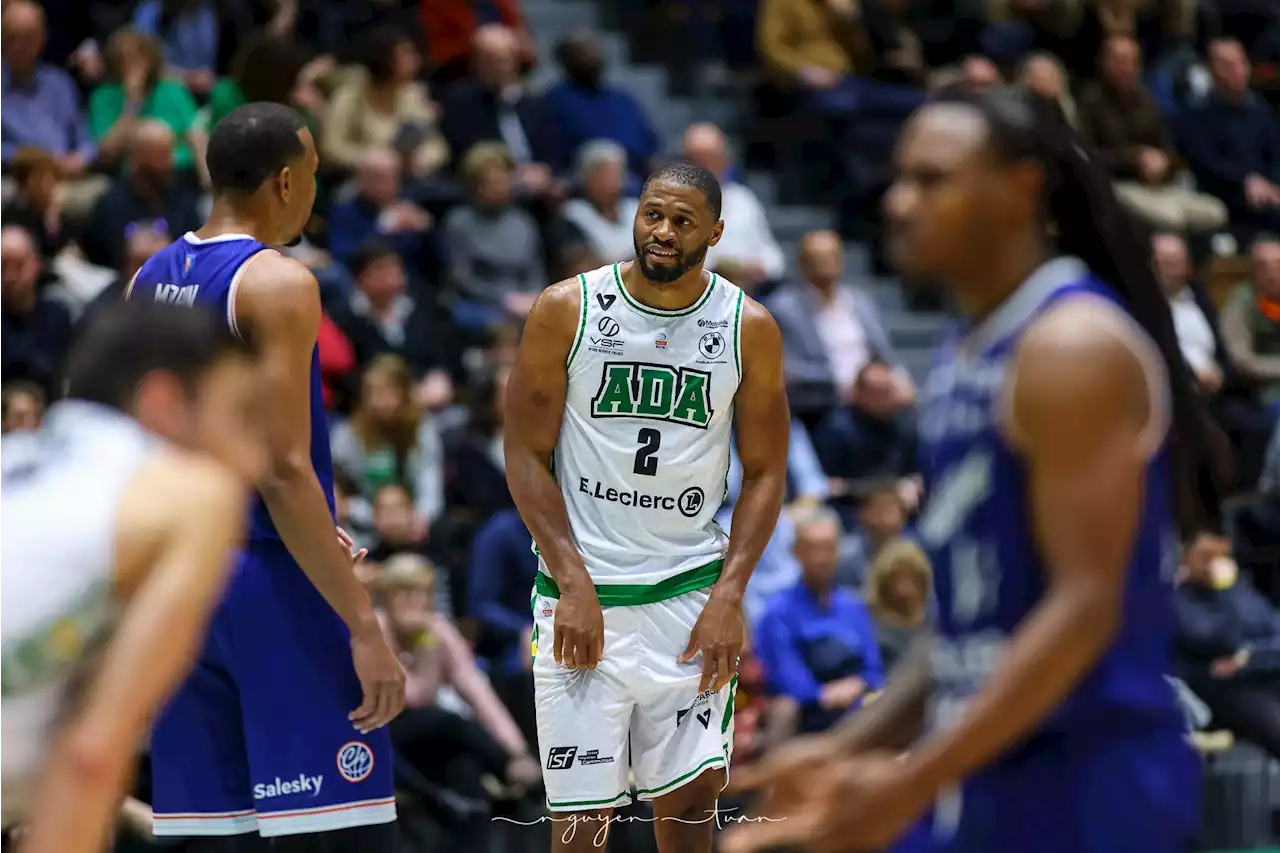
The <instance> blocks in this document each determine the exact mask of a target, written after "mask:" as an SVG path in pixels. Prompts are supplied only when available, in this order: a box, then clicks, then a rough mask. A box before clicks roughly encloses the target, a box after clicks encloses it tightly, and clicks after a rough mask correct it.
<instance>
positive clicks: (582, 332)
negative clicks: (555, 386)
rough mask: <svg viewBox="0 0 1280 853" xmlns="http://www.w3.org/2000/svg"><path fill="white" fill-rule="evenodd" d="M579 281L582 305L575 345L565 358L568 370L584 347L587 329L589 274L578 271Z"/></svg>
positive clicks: (575, 334) (574, 338) (579, 312)
mask: <svg viewBox="0 0 1280 853" xmlns="http://www.w3.org/2000/svg"><path fill="white" fill-rule="evenodd" d="M578 283H579V284H580V285H581V287H582V307H581V308H580V310H579V311H578V330H577V332H575V333H574V336H573V346H572V347H570V349H569V358H568V359H566V360H565V363H564V368H565V370H568V369H569V368H570V367H572V366H573V360H574V358H576V357H577V355H578V350H579V349H580V348H581V347H582V339H583V338H584V337H585V336H586V330H587V304H588V303H587V274H586V273H581V272H580V273H578Z"/></svg>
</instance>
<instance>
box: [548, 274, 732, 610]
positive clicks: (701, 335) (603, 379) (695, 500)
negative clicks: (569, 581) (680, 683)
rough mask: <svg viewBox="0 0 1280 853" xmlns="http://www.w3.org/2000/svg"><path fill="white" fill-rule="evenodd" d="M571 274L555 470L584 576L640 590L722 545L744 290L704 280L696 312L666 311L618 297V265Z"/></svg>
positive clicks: (700, 562) (702, 562)
mask: <svg viewBox="0 0 1280 853" xmlns="http://www.w3.org/2000/svg"><path fill="white" fill-rule="evenodd" d="M578 279H579V284H580V285H581V288H582V305H581V313H580V314H579V322H578V330H577V334H576V336H575V338H574V342H573V348H572V350H571V351H570V355H569V362H568V374H569V387H568V393H567V397H566V400H565V410H564V420H563V422H562V424H561V427H560V440H559V441H558V443H557V444H556V450H555V460H554V463H555V468H554V470H555V475H556V480H557V482H559V483H560V486H561V489H562V491H563V493H564V500H565V506H566V508H567V509H568V513H569V524H570V526H571V528H572V530H573V535H574V539H575V540H576V542H577V545H578V550H579V551H580V552H581V554H582V557H583V561H584V562H585V563H586V567H587V571H588V573H590V575H591V577H592V579H593V580H594V581H595V582H596V583H598V584H601V583H603V584H620V583H621V584H637V585H648V584H654V583H657V582H659V581H662V580H665V579H667V578H670V577H672V576H674V575H678V574H681V573H682V572H687V571H690V570H693V569H697V568H700V567H704V566H708V565H709V564H712V563H714V562H716V561H717V560H719V559H721V558H722V557H723V556H724V553H725V549H726V546H727V545H728V537H727V536H726V535H725V533H724V531H723V530H721V529H720V526H719V525H718V524H716V522H715V514H716V510H718V509H719V508H720V505H721V504H722V503H723V501H724V497H725V486H726V478H727V476H728V472H729V442H730V441H731V436H732V430H733V401H734V395H735V394H736V393H737V390H738V381H739V378H740V375H741V364H742V358H741V335H740V334H739V326H740V323H741V319H742V302H743V293H742V291H741V290H740V289H739V288H738V287H737V286H735V285H733V284H731V283H729V282H728V281H725V280H724V279H723V278H721V277H719V276H717V275H714V274H711V275H710V277H709V281H708V283H707V286H706V289H705V290H704V291H703V293H702V295H701V296H700V297H699V298H698V300H697V301H696V302H695V303H694V304H693V305H691V306H690V307H688V308H685V309H682V310H679V311H663V310H659V309H656V308H650V307H648V306H646V305H641V304H640V303H638V302H637V301H636V300H635V299H634V298H632V297H631V295H630V294H628V293H627V290H626V288H625V287H624V286H623V284H622V278H621V276H620V275H619V269H618V265H617V264H614V265H612V266H607V267H602V268H601V269H598V270H596V271H594V272H590V273H585V274H583V275H580V276H579V277H578ZM542 571H544V572H546V571H547V569H546V567H545V565H544V566H543V567H542Z"/></svg>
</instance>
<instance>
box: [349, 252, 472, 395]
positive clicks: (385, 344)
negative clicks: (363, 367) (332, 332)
mask: <svg viewBox="0 0 1280 853" xmlns="http://www.w3.org/2000/svg"><path fill="white" fill-rule="evenodd" d="M349 264H350V267H351V274H352V275H354V276H355V278H356V290H355V291H354V292H353V293H352V294H351V295H350V296H349V297H347V298H346V299H345V300H343V301H342V302H341V303H339V304H335V305H334V306H333V311H332V316H333V321H334V323H336V324H337V325H338V328H340V329H342V332H343V334H345V335H346V336H347V338H348V339H349V340H350V341H351V345H352V346H353V347H354V348H355V354H356V360H357V361H358V362H360V363H361V364H364V363H367V362H368V361H369V360H370V359H371V358H373V357H374V356H376V355H379V354H380V353H395V354H396V355H397V356H399V357H400V358H401V359H403V360H404V362H405V363H406V364H407V365H408V370H409V375H410V377H411V378H412V380H413V381H414V383H415V389H414V392H413V393H414V399H416V400H417V401H418V404H419V405H420V406H422V407H423V408H425V409H429V410H431V411H436V410H439V409H441V408H443V407H444V406H446V405H448V404H449V402H450V401H452V399H453V381H452V379H451V378H450V377H451V376H452V375H453V374H454V373H455V372H456V371H457V370H458V368H457V352H456V350H457V347H456V344H455V343H454V336H453V333H452V329H450V328H449V324H448V322H447V318H445V317H443V316H441V312H440V309H439V308H438V307H436V306H435V305H434V304H432V303H431V302H429V301H427V300H425V299H424V300H422V301H419V300H417V299H415V298H414V297H412V296H409V295H408V294H407V293H405V287H406V279H405V272H404V262H403V261H402V260H401V259H400V256H399V255H397V254H396V252H395V250H394V249H392V248H391V246H389V245H388V244H386V243H383V242H382V241H380V240H374V241H371V242H369V243H366V244H365V245H364V246H362V247H361V248H360V251H358V252H356V255H355V257H353V258H351V260H350V261H349Z"/></svg>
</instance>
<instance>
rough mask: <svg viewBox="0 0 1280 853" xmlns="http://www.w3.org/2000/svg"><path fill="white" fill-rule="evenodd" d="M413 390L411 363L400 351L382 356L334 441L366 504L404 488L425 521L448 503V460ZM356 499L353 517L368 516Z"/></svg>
mask: <svg viewBox="0 0 1280 853" xmlns="http://www.w3.org/2000/svg"><path fill="white" fill-rule="evenodd" d="M411 392H412V386H411V384H410V377H409V370H408V368H407V367H406V366H405V363H404V362H403V361H402V360H401V359H400V358H399V357H398V356H395V355H390V354H386V353H384V354H382V355H379V356H376V357H375V358H374V359H373V360H372V361H370V362H369V365H368V367H366V368H365V369H364V374H363V376H362V378H361V385H360V401H359V403H358V405H357V406H356V410H355V412H353V413H352V415H351V417H350V418H348V419H347V420H345V421H339V422H337V423H335V424H334V425H333V428H332V430H331V431H330V444H331V445H332V447H333V462H334V465H335V466H337V467H339V468H342V470H344V471H346V472H347V474H348V475H349V476H350V477H351V479H352V480H353V481H354V484H355V486H356V489H357V490H358V493H359V497H361V498H363V499H364V501H365V502H366V505H371V504H372V502H373V500H374V498H375V497H376V496H377V495H378V493H379V491H380V490H381V489H382V488H383V487H384V486H390V485H397V486H401V487H403V488H404V489H405V490H406V492H408V493H409V494H410V495H412V496H413V503H414V507H415V509H416V510H417V513H418V515H419V516H420V517H421V518H422V519H423V520H424V522H425V521H429V520H430V519H433V518H435V517H436V516H437V515H438V514H439V513H440V510H441V508H442V506H443V502H444V499H443V494H444V459H443V455H442V453H441V443H440V436H439V434H438V433H437V432H436V428H435V424H434V423H433V422H432V420H431V419H430V418H428V417H424V416H423V415H422V413H421V412H419V411H418V408H417V407H416V406H415V405H414V403H413V397H412V395H411ZM355 497H356V496H354V495H353V496H352V498H353V503H352V509H351V513H352V516H353V517H354V518H357V519H359V518H360V517H361V516H363V517H365V518H368V517H369V514H368V512H367V511H365V510H357V508H356V505H355V502H354V498H355ZM423 535H424V536H425V533H424V534H423Z"/></svg>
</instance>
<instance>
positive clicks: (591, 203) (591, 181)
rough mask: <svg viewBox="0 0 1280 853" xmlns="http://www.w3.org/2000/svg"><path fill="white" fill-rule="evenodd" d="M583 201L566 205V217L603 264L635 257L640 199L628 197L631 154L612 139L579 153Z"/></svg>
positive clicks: (578, 200) (592, 145) (589, 145)
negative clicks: (628, 167) (626, 188)
mask: <svg viewBox="0 0 1280 853" xmlns="http://www.w3.org/2000/svg"><path fill="white" fill-rule="evenodd" d="M578 180H579V182H580V183H581V188H582V198H575V199H570V200H569V201H568V202H566V203H565V205H564V211H563V214H564V218H565V219H567V220H569V221H570V222H571V223H573V224H574V225H576V226H577V227H578V228H579V229H580V230H581V231H582V233H583V234H584V235H585V236H586V238H587V243H588V245H590V247H591V250H592V251H593V252H594V253H595V255H596V257H598V258H599V259H600V262H601V263H602V264H611V263H615V262H618V261H627V260H630V259H631V258H633V257H635V251H636V250H635V224H636V223H635V218H636V208H638V207H639V206H640V200H639V199H637V198H635V197H633V196H624V195H623V189H624V186H625V184H626V180H627V152H626V151H624V150H623V149H622V146H621V145H619V144H618V143H616V142H614V141H612V140H609V139H596V140H593V141H591V142H588V143H587V144H586V145H584V146H582V149H581V150H580V151H579V152H578Z"/></svg>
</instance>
